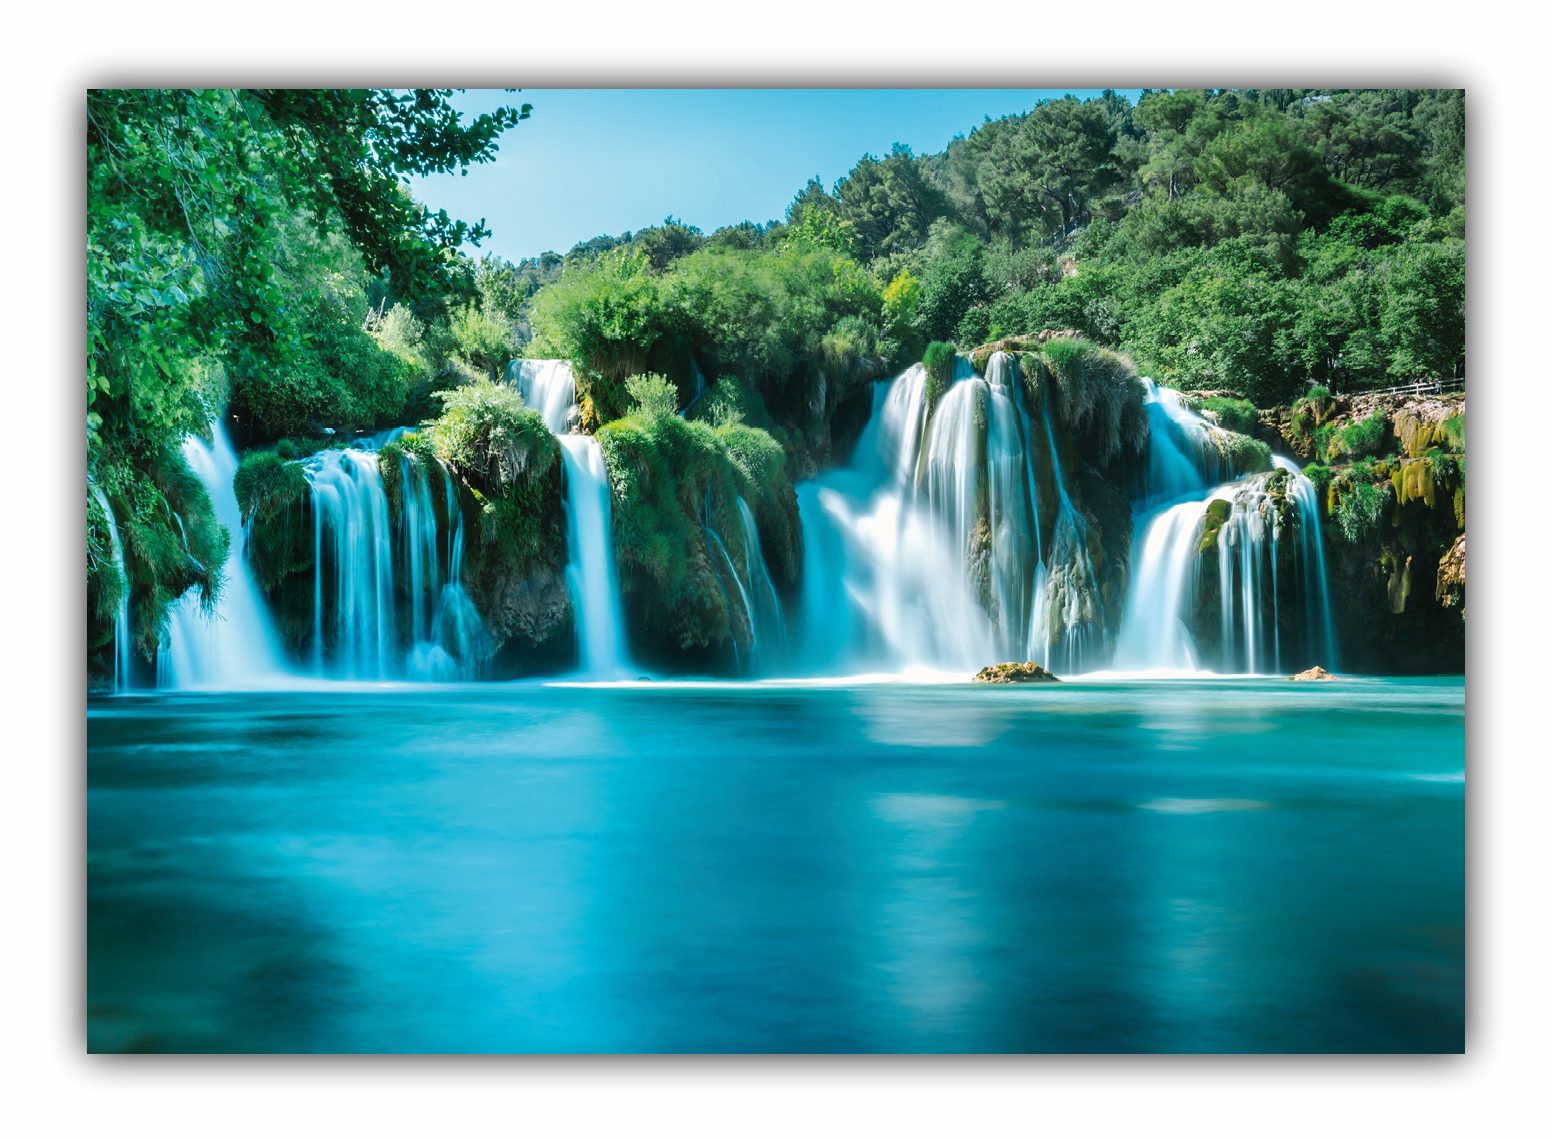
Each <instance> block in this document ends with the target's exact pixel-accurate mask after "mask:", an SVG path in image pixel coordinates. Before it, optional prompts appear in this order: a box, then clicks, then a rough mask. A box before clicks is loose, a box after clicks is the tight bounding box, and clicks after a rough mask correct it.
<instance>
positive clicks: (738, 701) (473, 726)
mask: <svg viewBox="0 0 1552 1139" xmlns="http://www.w3.org/2000/svg"><path fill="white" fill-rule="evenodd" d="M1297 687H1298V686H1280V685H1278V684H1276V683H1273V682H1235V683H1224V682H1202V683H1191V684H1184V683H1182V684H1175V685H1137V684H1132V685H1127V684H1122V683H1099V684H1074V685H1063V686H1051V687H1049V688H1045V689H1041V690H1039V691H1029V690H1023V691H1018V690H1015V691H1004V690H990V691H988V690H979V689H971V688H964V687H960V688H957V689H953V690H947V691H945V690H942V689H937V690H934V689H928V688H920V687H905V686H900V687H888V686H870V687H863V688H851V689H848V688H843V687H827V688H824V689H804V688H796V687H781V686H746V687H726V686H723V687H713V688H706V689H659V690H643V689H634V688H630V687H623V688H556V687H540V686H537V685H530V686H522V685H516V686H490V687H487V688H447V689H436V690H429V691H421V692H415V691H405V690H390V691H378V692H369V691H335V692H327V691H320V692H316V693H307V694H291V695H282V694H278V693H277V694H267V693H259V694H251V695H246V696H242V697H216V696H206V697H199V698H187V699H183V698H175V699H167V698H155V699H138V700H137V699H130V700H116V701H112V702H106V703H104V704H102V705H94V706H93V711H92V715H91V719H90V724H89V733H90V746H89V797H88V814H89V852H88V857H89V861H88V867H89V875H88V910H89V935H90V944H89V978H88V989H89V993H88V1001H89V1009H90V1023H89V1030H88V1031H89V1040H90V1043H91V1046H92V1047H93V1048H94V1049H97V1050H109V1051H120V1050H141V1049H143V1050H257V1051H268V1050H278V1051H289V1050H304V1051H306V1050H346V1051H358V1050H359V1051H376V1050H384V1051H873V1050H879V1051H892V1050H901V1051H912V1050H918V1051H975V1050H983V1051H999V1050H1076V1051H1085V1050H1118V1051H1125V1050H1170V1049H1173V1050H1198V1049H1205V1050H1247V1049H1272V1050H1277V1049H1284V1050H1315V1051H1319V1050H1338V1051H1352V1050H1366V1049H1378V1050H1384V1049H1405V1050H1439V1049H1451V1048H1455V1047H1458V1045H1459V1042H1460V1036H1461V1026H1462V1022H1463V1016H1462V990H1463V957H1464V954H1463V897H1464V881H1463V866H1462V849H1463V822H1464V819H1463V811H1462V795H1463V786H1462V783H1461V782H1460V778H1461V773H1462V768H1463V763H1462V751H1463V709H1462V699H1461V690H1460V688H1459V686H1458V685H1449V684H1428V683H1423V684H1390V685H1386V684H1374V685H1368V686H1366V687H1364V688H1363V689H1362V690H1361V691H1357V692H1354V691H1350V690H1349V691H1345V692H1344V693H1343V694H1341V695H1340V696H1339V697H1338V696H1333V697H1332V698H1330V699H1329V700H1325V701H1321V700H1313V699H1311V698H1310V697H1309V696H1308V695H1307V694H1306V693H1303V692H1290V691H1289V689H1290V688H1297ZM1247 726H1250V730H1245V729H1246V728H1247Z"/></svg>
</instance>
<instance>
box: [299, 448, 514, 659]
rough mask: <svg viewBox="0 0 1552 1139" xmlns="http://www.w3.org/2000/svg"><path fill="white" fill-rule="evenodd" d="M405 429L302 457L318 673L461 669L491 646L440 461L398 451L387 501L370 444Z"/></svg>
mask: <svg viewBox="0 0 1552 1139" xmlns="http://www.w3.org/2000/svg"><path fill="white" fill-rule="evenodd" d="M403 435H404V430H403V429H395V430H394V431H392V432H385V433H382V434H380V435H378V436H375V437H373V438H370V439H365V440H360V441H357V442H356V443H354V444H352V445H351V446H349V447H345V448H337V449H331V450H327V451H320V452H318V453H317V454H315V455H312V456H310V457H309V458H308V459H307V460H306V461H305V462H304V463H303V464H302V470H303V473H304V474H305V475H306V477H307V481H308V485H309V487H310V488H311V504H312V520H313V551H314V559H313V629H312V640H311V644H310V646H309V649H308V656H309V659H310V661H311V666H312V671H313V673H314V675H317V676H331V677H338V678H342V679H350V680H387V679H396V678H401V677H402V678H408V679H412V680H440V681H446V680H462V679H468V678H470V677H473V676H476V675H478V673H479V670H480V668H481V667H482V666H483V664H484V661H485V659H486V658H487V657H488V655H489V648H490V646H489V638H488V637H487V635H486V633H485V628H484V624H483V622H482V621H480V619H479V614H478V612H477V611H476V610H475V608H474V605H473V602H472V601H471V600H470V599H469V597H468V594H467V593H466V592H465V590H464V587H463V581H462V579H463V512H462V511H461V510H460V509H459V506H458V497H457V491H456V488H455V486H454V484H453V480H452V476H451V475H450V474H449V473H448V471H447V468H446V467H444V466H443V465H442V463H441V462H440V461H438V460H436V459H433V458H429V457H426V456H423V455H416V454H411V453H410V452H408V451H406V452H404V453H402V454H400V455H399V457H398V464H399V467H398V472H397V474H398V486H399V497H400V500H401V501H400V508H399V511H398V513H397V515H395V514H394V512H393V511H392V510H390V507H389V499H388V492H387V488H386V487H385V486H384V483H383V475H382V467H381V462H382V456H381V454H380V453H379V451H378V450H377V448H378V447H380V446H381V445H382V444H384V443H386V442H388V441H390V440H393V439H398V438H400V437H402V436H403ZM438 492H440V504H439V503H438V501H437V494H438ZM439 506H440V508H439ZM444 550H445V551H446V555H445V558H444V556H443V551H444Z"/></svg>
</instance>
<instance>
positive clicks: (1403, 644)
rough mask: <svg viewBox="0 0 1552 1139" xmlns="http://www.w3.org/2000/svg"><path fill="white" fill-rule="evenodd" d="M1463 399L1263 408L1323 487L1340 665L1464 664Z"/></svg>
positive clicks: (1390, 668) (1431, 669) (1379, 669)
mask: <svg viewBox="0 0 1552 1139" xmlns="http://www.w3.org/2000/svg"><path fill="white" fill-rule="evenodd" d="M1465 405H1466V401H1465V396H1464V395H1463V394H1443V395H1427V396H1416V395H1411V396H1395V395H1390V396H1385V395H1358V396H1353V397H1350V398H1340V397H1339V398H1336V399H1333V400H1331V401H1329V402H1323V403H1322V405H1321V406H1316V405H1314V403H1313V402H1312V401H1307V400H1306V401H1300V402H1299V403H1298V404H1295V405H1294V407H1292V408H1291V409H1278V410H1275V411H1272V412H1263V413H1262V419H1261V425H1262V429H1263V431H1264V432H1266V433H1267V434H1269V435H1271V436H1272V437H1273V438H1274V439H1275V441H1276V443H1277V445H1280V446H1281V447H1283V448H1285V449H1286V450H1288V451H1290V452H1292V453H1294V454H1297V455H1299V456H1300V457H1301V458H1302V459H1305V460H1306V461H1308V462H1309V464H1310V466H1309V467H1307V468H1306V471H1307V472H1308V473H1309V474H1310V477H1311V478H1312V479H1313V480H1314V481H1315V482H1316V484H1317V485H1318V486H1320V487H1321V489H1322V491H1323V492H1324V493H1323V495H1322V500H1323V506H1324V515H1323V518H1322V523H1323V525H1324V526H1325V527H1326V535H1327V550H1328V552H1329V553H1328V557H1329V561H1330V568H1331V573H1332V579H1333V586H1334V600H1335V602H1336V607H1337V622H1338V627H1339V632H1340V634H1341V642H1342V650H1343V660H1342V665H1343V667H1344V668H1346V669H1351V670H1353V671H1360V672H1374V673H1453V672H1461V671H1464V669H1465V589H1466V575H1465V528H1466V457H1465V411H1466V406H1465Z"/></svg>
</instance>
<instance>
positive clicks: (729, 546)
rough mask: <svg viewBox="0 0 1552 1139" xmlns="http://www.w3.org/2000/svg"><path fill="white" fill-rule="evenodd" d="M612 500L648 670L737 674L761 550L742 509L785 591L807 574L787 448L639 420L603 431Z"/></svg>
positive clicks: (762, 437) (739, 433)
mask: <svg viewBox="0 0 1552 1139" xmlns="http://www.w3.org/2000/svg"><path fill="white" fill-rule="evenodd" d="M598 442H599V445H600V447H602V449H603V454H604V460H605V462H606V463H607V465H608V468H609V478H610V483H611V487H612V491H613V500H614V540H615V555H616V559H617V561H618V562H619V566H620V579H621V588H622V591H623V593H624V604H625V616H626V623H627V625H628V627H629V632H630V636H631V645H632V650H633V652H634V653H636V655H637V656H638V657H639V658H640V659H642V660H644V661H647V662H673V663H678V664H680V665H683V664H686V663H690V664H700V665H704V666H706V667H715V668H723V669H729V668H731V667H733V665H734V663H735V661H736V660H737V658H738V656H739V654H741V653H743V652H745V651H746V650H747V649H748V648H749V647H750V646H751V645H752V644H753V643H754V635H755V631H754V629H753V628H752V626H751V623H750V615H749V614H748V612H747V611H746V610H745V608H744V605H743V601H742V597H741V592H740V588H739V581H742V582H745V583H747V582H749V581H750V580H751V578H750V572H751V558H752V557H753V556H754V551H753V550H752V549H748V548H746V544H745V542H744V540H743V522H742V518H741V515H740V512H739V506H738V501H739V499H740V498H742V499H743V500H744V501H745V502H746V503H747V504H748V506H749V509H750V511H751V513H752V514H753V516H754V518H755V522H756V529H757V531H758V535H759V542H760V546H761V548H762V550H763V553H764V557H765V561H766V564H767V566H768V567H769V570H770V575H771V579H772V582H773V584H774V585H775V587H776V589H777V591H778V592H779V593H783V594H785V595H786V596H788V597H789V598H790V597H791V596H793V595H794V594H795V591H796V587H797V583H798V579H799V575H800V574H801V570H802V538H801V529H800V527H799V524H798V515H797V495H796V494H795V492H794V491H793V489H792V484H791V481H790V480H789V479H788V477H787V473H786V463H785V457H784V455H783V453H782V449H781V445H780V444H779V443H777V442H776V441H775V440H774V439H773V438H771V436H770V435H769V434H768V433H767V432H765V431H762V430H761V429H759V428H757V427H751V426H749V425H748V424H746V423H740V422H734V423H726V424H724V425H723V426H721V427H712V426H710V425H709V424H707V423H704V422H698V421H693V420H686V419H681V418H679V417H677V416H672V415H668V416H663V415H657V416H653V415H647V414H640V413H638V414H634V415H631V416H627V417H626V418H623V419H619V420H615V421H614V422H612V423H608V424H605V425H604V427H603V428H602V429H601V430H600V431H599V433H598Z"/></svg>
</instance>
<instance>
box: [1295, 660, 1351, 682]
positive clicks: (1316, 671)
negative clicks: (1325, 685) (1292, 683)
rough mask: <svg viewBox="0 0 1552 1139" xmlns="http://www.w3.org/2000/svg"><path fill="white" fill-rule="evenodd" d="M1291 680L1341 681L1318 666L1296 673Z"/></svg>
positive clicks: (1338, 677)
mask: <svg viewBox="0 0 1552 1139" xmlns="http://www.w3.org/2000/svg"><path fill="white" fill-rule="evenodd" d="M1288 679H1289V680H1341V679H1342V678H1341V677H1340V676H1333V675H1332V674H1331V673H1329V672H1327V671H1326V670H1325V669H1323V668H1321V667H1320V666H1319V665H1318V664H1317V665H1316V666H1315V667H1314V668H1306V669H1305V670H1304V671H1303V672H1297V673H1294V674H1293V675H1292V676H1290V677H1289V678H1288Z"/></svg>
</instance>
